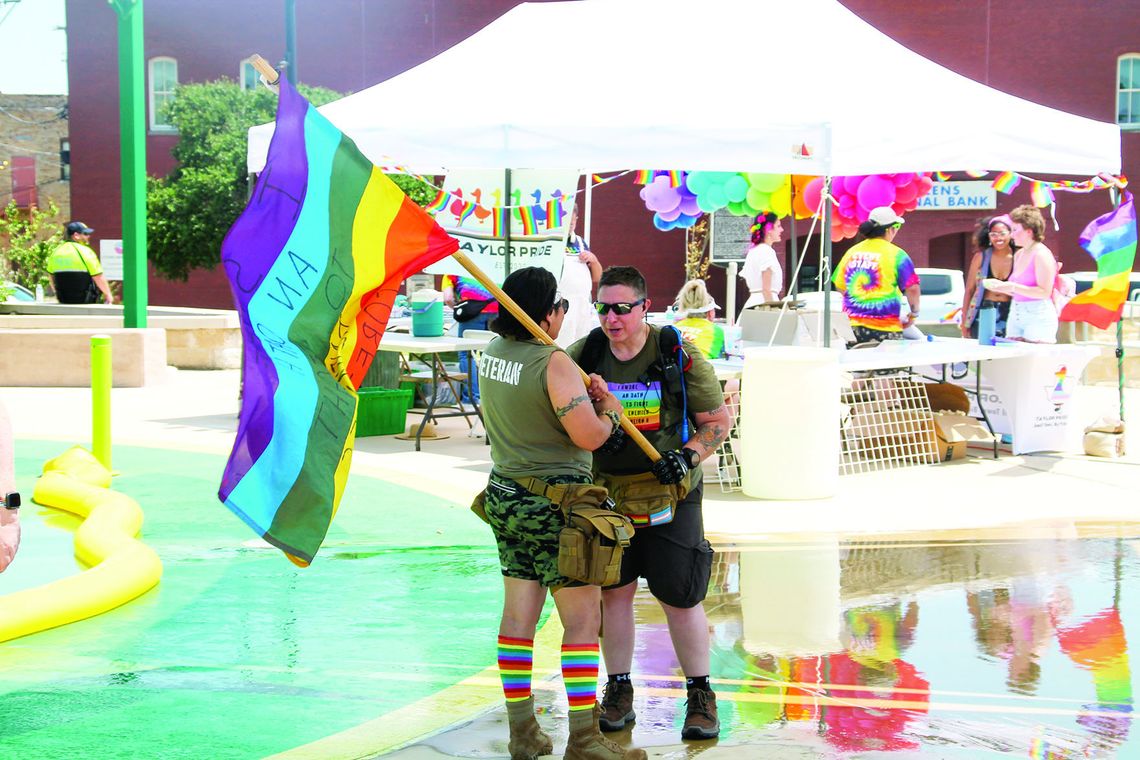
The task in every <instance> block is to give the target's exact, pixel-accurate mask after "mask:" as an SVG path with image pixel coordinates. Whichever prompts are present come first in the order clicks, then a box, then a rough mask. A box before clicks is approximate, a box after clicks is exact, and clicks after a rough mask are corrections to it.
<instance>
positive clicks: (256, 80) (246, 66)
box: [238, 58, 261, 92]
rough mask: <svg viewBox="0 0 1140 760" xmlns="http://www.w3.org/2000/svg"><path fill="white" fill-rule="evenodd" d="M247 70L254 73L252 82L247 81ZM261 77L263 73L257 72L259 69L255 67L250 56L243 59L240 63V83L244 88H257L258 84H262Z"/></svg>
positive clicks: (247, 89)
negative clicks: (250, 60)
mask: <svg viewBox="0 0 1140 760" xmlns="http://www.w3.org/2000/svg"><path fill="white" fill-rule="evenodd" d="M247 72H248V73H251V74H253V83H252V84H249V83H247V82H246V78H245V75H246V73H247ZM260 77H261V74H259V73H258V72H257V69H255V68H254V67H253V64H252V63H250V62H249V59H248V58H243V59H241V63H239V64H238V84H239V85H241V88H242V89H243V90H246V91H247V92H252V91H254V90H256V89H257V86H258V85H259V84H261V79H260Z"/></svg>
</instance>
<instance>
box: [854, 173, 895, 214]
mask: <svg viewBox="0 0 1140 760" xmlns="http://www.w3.org/2000/svg"><path fill="white" fill-rule="evenodd" d="M857 197H858V199H859V205H860V206H862V207H863V208H866V209H867V211H868V212H870V210H871V209H873V208H878V207H879V206H889V205H891V204H892V203H894V201H895V183H894V182H893V181H892V180H891V179H890V178H888V177H883V176H881V175H872V176H870V177H867V178H866V179H864V180H863V183H862V184H861V185H859V192H858V195H857ZM862 218H863V219H866V218H867V217H866V215H863V216H862Z"/></svg>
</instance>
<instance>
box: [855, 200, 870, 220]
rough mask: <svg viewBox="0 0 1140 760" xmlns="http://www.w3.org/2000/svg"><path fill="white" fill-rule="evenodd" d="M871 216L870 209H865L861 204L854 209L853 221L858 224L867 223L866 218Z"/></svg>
mask: <svg viewBox="0 0 1140 760" xmlns="http://www.w3.org/2000/svg"><path fill="white" fill-rule="evenodd" d="M870 215H871V209H869V208H866V207H865V206H864V205H863V204H862V203H860V204H859V206H858V208H856V209H855V219H856V220H858V221H860V222H865V221H867V217H869V216H870Z"/></svg>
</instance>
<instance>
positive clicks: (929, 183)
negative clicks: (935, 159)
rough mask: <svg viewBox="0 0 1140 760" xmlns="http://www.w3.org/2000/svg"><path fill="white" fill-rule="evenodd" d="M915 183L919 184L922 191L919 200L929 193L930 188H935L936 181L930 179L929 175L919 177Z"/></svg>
mask: <svg viewBox="0 0 1140 760" xmlns="http://www.w3.org/2000/svg"><path fill="white" fill-rule="evenodd" d="M915 182H917V183H918V188H919V191H920V192H919V194H918V197H919V198H921V197H922V196H924V195H926V194H927V193H929V192H930V188H932V187H934V180H932V179H931V178H930V175H929V174H920V175H918V178H917V179H916V180H915Z"/></svg>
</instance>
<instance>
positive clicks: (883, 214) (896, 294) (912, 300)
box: [831, 206, 920, 343]
mask: <svg viewBox="0 0 1140 760" xmlns="http://www.w3.org/2000/svg"><path fill="white" fill-rule="evenodd" d="M902 225H903V219H902V217H901V216H899V215H898V214H896V213H895V212H894V209H892V208H891V207H890V206H879V207H878V208H874V209H871V213H870V214H869V215H868V216H867V221H865V222H863V223H862V224H860V225H859V232H860V234H862V235H863V237H864V238H865V239H864V240H863V241H862V242H860V243H857V244H856V245H854V246H853V247H852V248H850V249H849V250H848V251H847V253H845V254H843V258H842V259H840V260H839V263H838V264H837V265H836V267H835V274H834V275H832V278H831V281H832V284H833V285H834V286H835V289H836V290H838V291H840V292H842V293H843V311H844V312H845V313H846V314H847V318H848V320H850V322H851V331H852V332H853V333H855V343H870V342H872V341H883V340H901V339H902V334H903V330H905V329H906V328H907V327H910V326H911V325H912V324H914V321H915V320H916V319H917V318H918V306H919V297H920V293H919V287H918V274H917V273H916V272H915V271H914V262H912V261H911V260H910V256H908V255H907V253H906V251H904V250H903V249H902V248H899V247H898V246H897V245H895V244H894V242H893V241H894V239H895V236H896V235H897V234H898V232H899V228H901V227H902ZM903 298H905V299H906V301H905V303H909V305H910V311H909V312H906V313H902V306H903V303H904V301H903ZM900 313H902V314H903V315H902V316H900Z"/></svg>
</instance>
